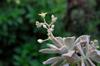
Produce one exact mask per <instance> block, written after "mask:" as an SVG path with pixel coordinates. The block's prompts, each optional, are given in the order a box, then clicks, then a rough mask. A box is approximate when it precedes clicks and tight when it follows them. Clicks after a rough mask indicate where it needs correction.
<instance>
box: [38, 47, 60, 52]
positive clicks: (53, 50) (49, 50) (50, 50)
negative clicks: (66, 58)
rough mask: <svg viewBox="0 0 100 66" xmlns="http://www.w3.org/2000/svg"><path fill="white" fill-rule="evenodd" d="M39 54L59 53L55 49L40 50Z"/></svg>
mask: <svg viewBox="0 0 100 66" xmlns="http://www.w3.org/2000/svg"><path fill="white" fill-rule="evenodd" d="M39 52H42V53H59V50H57V49H49V48H47V49H41V50H40V51H39Z"/></svg>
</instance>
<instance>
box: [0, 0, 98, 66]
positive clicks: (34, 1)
mask: <svg viewBox="0 0 100 66" xmlns="http://www.w3.org/2000/svg"><path fill="white" fill-rule="evenodd" d="M65 11H66V0H0V66H43V64H42V62H43V61H44V60H46V59H47V58H48V57H49V56H51V55H44V54H42V53H39V52H38V50H39V49H40V48H43V47H45V44H46V43H44V44H39V43H37V39H39V38H42V39H45V38H46V37H47V35H46V31H45V30H41V29H38V28H36V26H35V22H36V21H37V20H39V21H42V19H41V18H40V17H39V16H38V14H39V13H41V12H48V16H47V18H46V19H47V20H48V22H49V20H50V15H51V14H55V15H56V16H57V17H58V21H57V23H56V27H55V31H54V35H55V36H68V35H71V34H70V33H69V32H66V31H65V30H64V26H63V22H62V19H63V16H64V13H65ZM97 14H100V12H99V11H98V12H97ZM66 19H67V18H66ZM99 21H100V19H95V20H92V21H91V23H89V24H88V26H87V28H88V30H87V31H86V32H87V34H91V35H94V34H95V33H97V34H96V35H97V36H98V34H99V33H98V30H96V27H97V25H98V24H100V22H99ZM59 25H60V26H59ZM99 27H100V26H99ZM92 33H93V34H92ZM96 35H94V36H96ZM96 38H97V37H96ZM98 38H99V36H98Z"/></svg>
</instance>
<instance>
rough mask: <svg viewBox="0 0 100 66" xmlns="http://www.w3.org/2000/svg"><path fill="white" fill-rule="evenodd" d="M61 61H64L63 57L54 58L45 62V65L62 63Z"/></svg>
mask: <svg viewBox="0 0 100 66" xmlns="http://www.w3.org/2000/svg"><path fill="white" fill-rule="evenodd" d="M60 60H62V58H61V57H53V58H50V59H48V60H46V61H44V62H43V64H53V63H55V62H57V61H60Z"/></svg>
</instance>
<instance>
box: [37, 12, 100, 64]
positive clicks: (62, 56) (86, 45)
mask: <svg viewBox="0 0 100 66" xmlns="http://www.w3.org/2000/svg"><path fill="white" fill-rule="evenodd" d="M46 14H47V13H41V14H39V15H40V16H41V17H42V18H43V20H44V22H43V23H39V21H37V22H36V25H37V27H43V28H45V29H47V32H48V34H47V35H48V38H47V39H45V40H42V39H39V40H38V42H40V43H42V42H44V41H47V40H51V41H52V42H53V44H47V45H48V48H45V49H41V50H40V51H39V52H42V53H47V54H58V56H56V57H52V58H49V59H48V60H46V61H44V62H43V64H51V66H70V65H71V64H75V66H96V64H95V63H94V62H97V63H100V51H99V50H97V47H99V46H98V41H97V40H94V41H91V40H90V36H89V35H82V36H80V37H78V38H75V37H74V36H73V37H64V38H62V37H55V36H54V35H53V34H52V32H53V30H54V23H55V21H56V19H57V17H55V16H54V15H52V16H51V23H50V24H48V23H47V22H46V20H45V16H46Z"/></svg>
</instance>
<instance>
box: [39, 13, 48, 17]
mask: <svg viewBox="0 0 100 66" xmlns="http://www.w3.org/2000/svg"><path fill="white" fill-rule="evenodd" d="M46 14H47V13H41V14H39V15H40V16H41V17H43V18H44V17H45V16H46Z"/></svg>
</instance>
